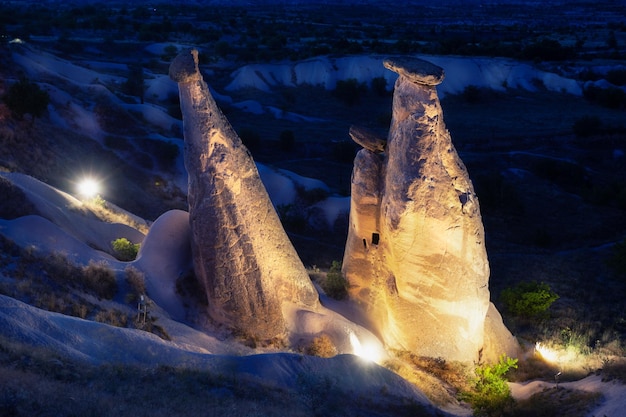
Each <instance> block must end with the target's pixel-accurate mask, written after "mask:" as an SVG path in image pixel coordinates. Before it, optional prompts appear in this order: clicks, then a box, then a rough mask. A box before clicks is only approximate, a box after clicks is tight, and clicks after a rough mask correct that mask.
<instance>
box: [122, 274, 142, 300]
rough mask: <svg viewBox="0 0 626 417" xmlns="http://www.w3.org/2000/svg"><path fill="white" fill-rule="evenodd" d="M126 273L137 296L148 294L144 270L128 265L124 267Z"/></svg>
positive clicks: (129, 283) (127, 279)
mask: <svg viewBox="0 0 626 417" xmlns="http://www.w3.org/2000/svg"><path fill="white" fill-rule="evenodd" d="M124 273H125V274H126V282H127V283H128V285H129V286H130V288H131V289H132V290H133V292H134V296H135V298H138V297H139V296H140V295H143V294H146V277H145V276H144V274H143V272H141V271H139V270H138V269H137V268H135V267H132V266H128V267H126V269H124ZM133 301H134V300H133Z"/></svg>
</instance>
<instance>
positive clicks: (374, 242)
mask: <svg viewBox="0 0 626 417" xmlns="http://www.w3.org/2000/svg"><path fill="white" fill-rule="evenodd" d="M379 240H380V235H379V234H378V233H372V245H378V241H379Z"/></svg>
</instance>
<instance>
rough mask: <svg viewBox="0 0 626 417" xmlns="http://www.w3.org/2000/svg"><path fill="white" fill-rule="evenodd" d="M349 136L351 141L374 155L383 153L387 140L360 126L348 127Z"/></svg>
mask: <svg viewBox="0 0 626 417" xmlns="http://www.w3.org/2000/svg"><path fill="white" fill-rule="evenodd" d="M349 134H350V137H351V138H352V140H353V141H355V142H356V143H358V144H359V145H361V146H362V147H364V148H365V149H367V150H369V151H371V152H374V153H382V152H385V147H386V146H387V139H383V138H381V137H380V136H378V135H377V134H376V133H375V132H374V131H372V130H369V129H367V128H364V127H360V126H350V132H349Z"/></svg>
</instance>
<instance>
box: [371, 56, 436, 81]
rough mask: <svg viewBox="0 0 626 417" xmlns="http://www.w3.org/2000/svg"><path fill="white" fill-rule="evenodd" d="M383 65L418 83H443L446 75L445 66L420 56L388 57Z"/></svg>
mask: <svg viewBox="0 0 626 417" xmlns="http://www.w3.org/2000/svg"><path fill="white" fill-rule="evenodd" d="M383 65H384V66H385V68H387V69H390V70H391V71H393V72H395V73H397V74H399V75H401V76H402V77H404V78H405V79H406V80H408V81H411V82H414V83H416V84H424V85H428V86H434V85H438V84H441V82H442V81H443V79H444V77H445V73H444V71H443V68H441V67H439V66H437V65H435V64H433V63H431V62H428V61H424V60H423V59H419V58H406V57H395V58H387V59H386V60H385V61H384V62H383Z"/></svg>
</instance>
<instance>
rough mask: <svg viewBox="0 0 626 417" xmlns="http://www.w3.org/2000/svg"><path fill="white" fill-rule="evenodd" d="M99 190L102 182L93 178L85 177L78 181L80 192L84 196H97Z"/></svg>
mask: <svg viewBox="0 0 626 417" xmlns="http://www.w3.org/2000/svg"><path fill="white" fill-rule="evenodd" d="M99 192H100V184H99V183H98V181H96V180H94V179H93V178H85V179H84V180H82V181H81V182H79V183H78V193H79V194H80V195H82V196H83V197H87V198H91V197H95V196H96V195H98V193H99Z"/></svg>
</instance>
